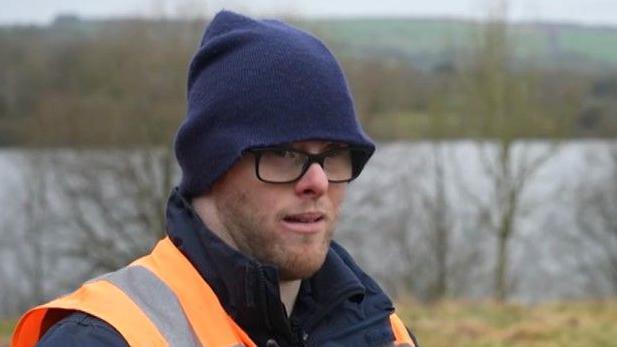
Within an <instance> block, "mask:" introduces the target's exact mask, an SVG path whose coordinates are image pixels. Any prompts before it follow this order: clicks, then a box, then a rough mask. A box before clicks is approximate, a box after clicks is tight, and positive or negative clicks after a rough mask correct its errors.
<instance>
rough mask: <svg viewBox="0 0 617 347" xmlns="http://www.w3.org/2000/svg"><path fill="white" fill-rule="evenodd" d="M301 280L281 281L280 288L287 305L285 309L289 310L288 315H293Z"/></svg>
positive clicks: (284, 303)
mask: <svg viewBox="0 0 617 347" xmlns="http://www.w3.org/2000/svg"><path fill="white" fill-rule="evenodd" d="M300 283H301V281H300V280H295V281H281V282H280V283H279V288H280V292H281V301H282V302H283V305H285V311H287V317H289V316H290V315H291V311H293V308H294V304H295V303H296V298H297V297H298V291H300Z"/></svg>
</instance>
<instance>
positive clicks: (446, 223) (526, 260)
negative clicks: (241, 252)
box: [0, 0, 617, 346]
mask: <svg viewBox="0 0 617 347" xmlns="http://www.w3.org/2000/svg"><path fill="white" fill-rule="evenodd" d="M0 8H1V11H0V206H1V208H0V345H2V344H3V343H6V339H7V337H6V336H7V335H8V334H9V332H10V329H11V327H12V326H13V325H14V323H15V319H16V318H17V317H18V316H19V315H20V313H22V312H23V311H24V310H26V309H27V308H28V307H31V306H33V305H34V304H36V303H40V302H43V301H46V300H48V299H50V298H52V297H54V296H57V295H59V294H62V293H65V292H67V291H68V290H70V289H72V288H75V287H76V286H77V285H78V284H79V283H81V282H82V281H84V280H86V279H88V278H91V277H93V276H96V275H98V274H100V273H103V272H108V271H111V270H114V269H117V268H119V267H122V266H124V265H126V264H127V263H128V262H129V261H131V260H132V259H134V258H136V257H138V256H140V255H142V254H145V253H146V252H147V251H148V250H149V249H150V248H151V247H152V245H153V244H154V242H155V241H156V240H157V239H159V238H160V237H161V236H162V235H163V234H164V225H165V222H164V207H165V203H166V199H167V196H168V194H169V192H170V189H171V188H172V187H173V186H174V184H176V183H177V182H178V178H179V172H178V168H177V166H176V163H175V159H174V157H173V152H172V141H173V136H174V133H175V131H176V128H177V126H178V125H179V123H180V122H181V120H182V119H183V117H184V112H185V97H186V91H185V89H186V74H187V68H188V63H189V61H190V59H191V57H192V55H193V54H194V53H195V51H196V48H197V45H198V42H199V39H200V36H201V34H202V32H203V29H204V28H205V26H206V25H207V24H208V21H209V20H210V18H212V16H213V15H214V14H215V13H216V12H217V11H219V10H220V9H222V8H226V9H229V10H234V11H238V12H240V13H243V14H247V15H250V16H256V17H260V18H263V17H267V18H278V19H281V20H285V21H288V22H290V23H293V24H295V25H297V26H299V27H301V28H303V29H305V30H307V31H310V32H312V33H314V34H315V35H317V36H319V37H320V38H322V39H323V40H324V41H325V42H326V43H327V45H328V46H329V47H330V48H331V49H332V50H333V51H334V53H335V55H336V56H337V58H338V59H339V61H340V62H341V64H342V66H343V69H344V70H345V73H346V75H347V78H348V82H349V84H350V87H351V90H352V93H353V95H354V98H355V103H356V104H355V105H356V110H357V112H358V116H359V117H360V119H361V121H362V122H363V125H364V128H365V130H366V131H367V132H368V133H369V134H370V135H371V136H372V137H373V138H374V139H376V140H377V141H378V150H377V152H376V155H375V156H374V159H373V160H372V161H371V162H370V163H369V164H368V166H367V167H366V169H365V172H364V173H363V174H362V176H361V177H360V178H359V179H358V180H357V181H355V182H353V183H351V186H350V188H349V191H348V192H349V193H348V198H347V201H346V203H345V206H344V213H343V216H342V220H341V221H340V222H339V227H338V231H337V234H336V239H337V240H338V241H340V242H341V243H343V244H344V245H345V246H346V247H347V248H348V249H349V250H350V251H351V253H352V254H353V255H354V256H355V257H356V259H357V261H358V262H359V263H360V264H361V265H362V266H363V267H364V268H365V269H366V270H367V272H369V273H370V274H372V275H373V276H375V277H376V278H377V279H378V280H379V282H380V283H381V284H382V286H383V287H384V288H385V289H386V290H387V291H388V292H389V293H390V294H392V296H393V297H394V298H396V300H397V302H399V306H400V308H401V311H402V312H403V315H404V317H405V319H406V321H407V322H408V323H409V324H410V325H411V326H412V327H414V328H415V329H416V331H417V334H418V335H419V338H420V342H421V343H422V342H424V343H423V345H425V346H459V345H460V346H479V345H482V346H562V345H566V344H568V345H571V344H576V345H580V346H617V342H616V341H617V301H616V299H615V297H617V142H616V141H615V137H616V135H617V2H615V1H612V0H587V1H584V0H562V1H559V2H558V1H551V0H535V1H531V0H510V1H506V0H494V1H483V0H447V1H446V0H433V1H430V2H413V1H394V0H382V1H379V2H368V1H367V2H363V1H337V2H334V1H321V0H320V1H317V0H314V1H308V0H302V1H300V0H298V1H293V2H291V1H275V0H254V1H251V2H246V1H209V0H133V1H128V0H124V1H120V0H114V1H111V0H110V1H104V2H85V1H77V0H74V1H62V2H59V1H51V0H38V1H34V0H30V1H9V0H1V6H0ZM3 341H4V342H3ZM466 343H467V344H466Z"/></svg>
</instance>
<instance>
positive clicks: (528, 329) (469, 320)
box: [0, 299, 617, 347]
mask: <svg viewBox="0 0 617 347" xmlns="http://www.w3.org/2000/svg"><path fill="white" fill-rule="evenodd" d="M397 307H398V310H399V314H400V316H401V318H402V319H403V320H404V321H405V322H407V323H409V325H410V326H411V327H413V330H414V332H415V334H416V336H417V337H418V339H419V340H420V343H421V345H422V347H562V346H564V347H565V346H577V347H617V299H615V300H609V301H586V302H559V303H550V304H542V305H537V306H525V305H516V304H497V303H494V302H488V301H486V302H485V301H483V302H468V301H446V302H440V303H436V304H433V305H420V304H417V303H414V302H401V303H399V304H398V306H397ZM14 323H15V322H14V321H9V320H0V347H5V346H8V339H9V336H10V333H11V330H12V327H13V324H14Z"/></svg>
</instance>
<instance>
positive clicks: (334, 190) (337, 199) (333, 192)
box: [328, 183, 347, 211]
mask: <svg viewBox="0 0 617 347" xmlns="http://www.w3.org/2000/svg"><path fill="white" fill-rule="evenodd" d="M346 192H347V184H346V183H335V184H332V185H331V186H330V187H329V189H328V197H329V198H330V202H331V203H332V207H334V209H335V210H337V211H338V210H339V209H340V207H341V204H342V203H343V200H344V199H345V193H346Z"/></svg>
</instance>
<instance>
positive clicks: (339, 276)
mask: <svg viewBox="0 0 617 347" xmlns="http://www.w3.org/2000/svg"><path fill="white" fill-rule="evenodd" d="M166 222H167V225H166V227H167V233H168V235H169V237H170V239H171V240H172V242H173V243H174V244H175V245H176V247H178V249H180V251H182V253H183V254H184V255H185V256H186V257H187V258H188V259H189V261H190V262H191V263H192V264H193V266H194V267H195V268H196V269H197V271H198V272H199V273H200V274H201V276H202V277H203V278H204V279H205V281H206V282H208V284H209V285H210V286H211V287H212V289H213V290H214V292H215V293H216V294H217V297H218V298H219V300H220V302H221V304H222V305H223V307H224V308H225V310H226V311H227V312H228V313H229V314H230V316H231V317H232V318H233V319H234V321H236V323H238V324H239V325H240V326H241V327H242V328H243V329H244V330H245V331H246V332H247V333H248V334H249V335H250V336H251V338H253V339H254V340H255V342H257V343H258V345H259V342H260V341H264V342H265V340H267V339H268V338H270V337H272V336H279V337H284V338H286V339H289V340H290V341H292V340H293V339H294V336H293V333H292V329H291V327H290V321H289V319H287V315H286V313H285V308H284V306H283V304H282V303H281V300H280V294H279V277H278V270H277V269H276V268H275V267H272V266H267V265H264V264H261V263H259V262H258V261H256V260H254V259H251V258H249V257H247V256H245V255H244V254H242V253H240V252H238V251H237V250H235V249H233V248H231V247H230V246H228V245H227V244H226V243H225V242H223V241H222V240H221V239H220V238H219V237H218V236H216V235H215V234H214V233H212V232H211V231H210V230H208V228H207V227H206V226H205V224H204V223H203V222H202V221H201V219H200V218H199V216H198V215H197V213H196V212H195V210H194V209H193V207H192V206H191V204H190V203H189V202H188V201H187V200H185V199H184V197H183V196H182V195H181V194H180V193H179V192H178V190H177V188H176V189H174V190H173V191H172V194H171V196H170V198H169V201H168V203H167V211H166ZM339 247H340V246H337V245H336V244H334V245H333V246H332V247H330V249H329V251H328V254H327V256H326V260H325V262H324V265H323V266H322V268H321V269H320V270H319V271H318V272H317V273H316V274H315V275H313V277H311V278H309V279H307V280H304V281H303V282H302V285H301V288H300V293H299V294H298V298H297V300H296V306H295V308H294V312H293V313H292V317H291V318H292V320H294V319H295V320H298V321H301V322H303V324H304V325H305V327H306V328H309V327H310V326H311V325H312V322H316V321H317V320H319V319H320V318H321V317H322V316H323V315H326V314H328V313H330V311H331V310H332V309H333V308H334V307H335V306H336V305H337V304H339V303H341V302H342V301H344V300H348V299H351V300H354V301H361V300H362V299H363V297H364V294H365V291H366V288H365V287H364V285H363V284H362V282H361V280H360V278H358V276H357V275H356V274H355V273H354V272H353V271H352V270H351V269H350V267H349V266H348V264H346V262H345V261H344V259H343V258H342V257H341V255H339V254H338V253H337V251H336V249H338V248H339Z"/></svg>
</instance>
